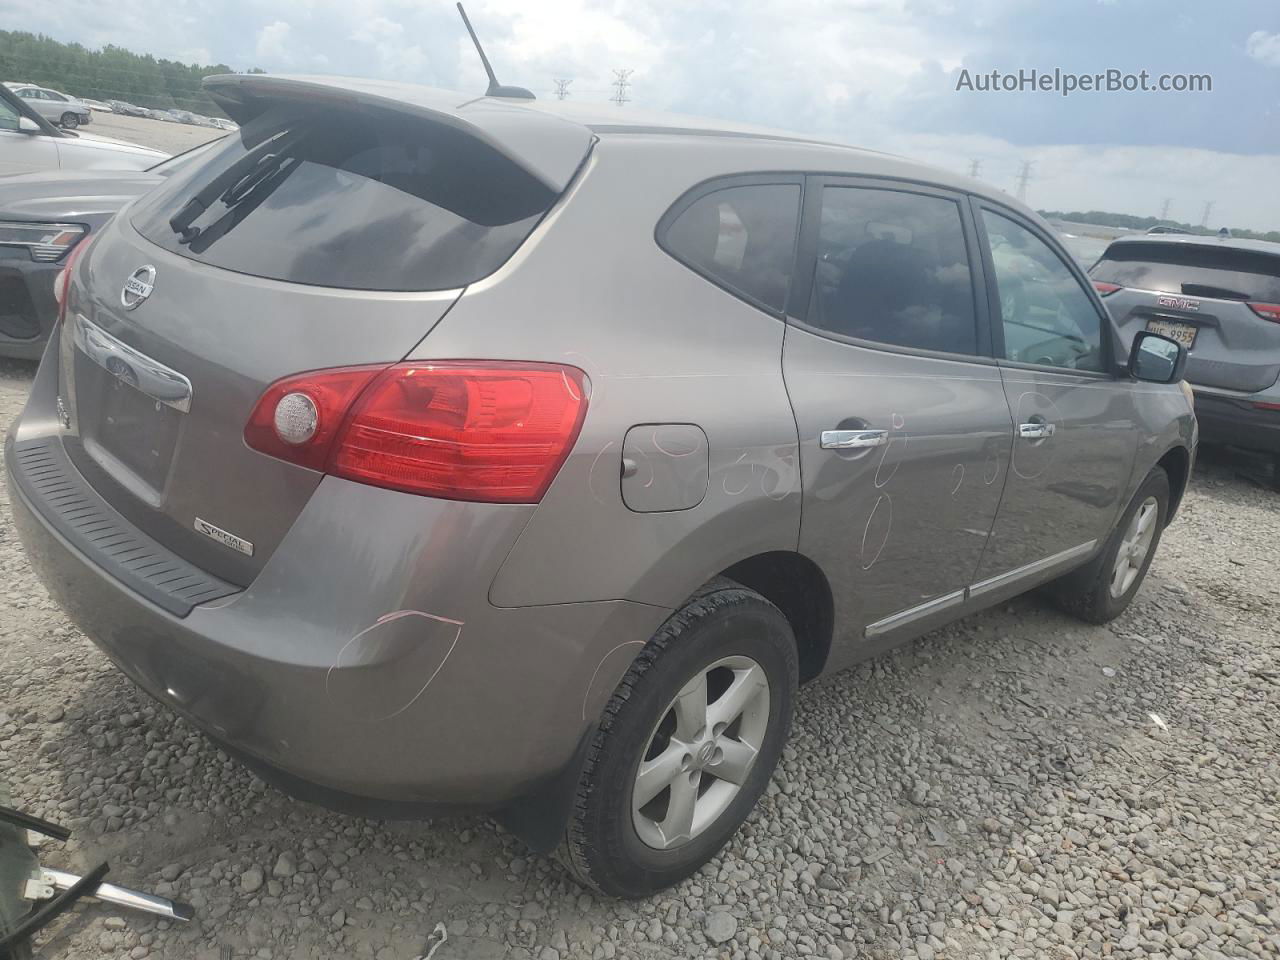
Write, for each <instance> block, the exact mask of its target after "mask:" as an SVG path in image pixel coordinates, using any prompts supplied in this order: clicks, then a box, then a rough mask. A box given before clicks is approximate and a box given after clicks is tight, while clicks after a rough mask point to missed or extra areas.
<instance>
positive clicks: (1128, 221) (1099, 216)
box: [1040, 210, 1280, 243]
mask: <svg viewBox="0 0 1280 960" xmlns="http://www.w3.org/2000/svg"><path fill="white" fill-rule="evenodd" d="M1040 216H1042V217H1044V218H1045V219H1047V220H1069V221H1070V222H1072V223H1093V224H1097V225H1098V226H1100V227H1122V228H1124V229H1126V230H1140V231H1146V230H1149V229H1150V228H1151V227H1177V228H1179V229H1180V230H1186V231H1187V232H1188V233H1194V234H1197V235H1199V236H1202V237H1212V236H1216V235H1217V233H1218V230H1217V228H1216V227H1215V228H1213V229H1210V228H1209V227H1201V226H1198V225H1193V224H1190V223H1179V222H1178V221H1176V220H1161V219H1160V218H1159V217H1135V216H1132V215H1130V214H1127V213H1107V212H1106V211H1103V210H1087V211H1083V212H1081V211H1079V210H1073V211H1070V212H1068V213H1063V212H1062V211H1060V210H1041V211H1040ZM1231 235H1232V236H1233V237H1241V238H1244V239H1247V240H1270V241H1272V242H1273V243H1280V230H1269V231H1267V232H1265V233H1260V232H1259V231H1257V230H1245V229H1243V228H1240V229H1237V228H1235V227H1232V228H1231Z"/></svg>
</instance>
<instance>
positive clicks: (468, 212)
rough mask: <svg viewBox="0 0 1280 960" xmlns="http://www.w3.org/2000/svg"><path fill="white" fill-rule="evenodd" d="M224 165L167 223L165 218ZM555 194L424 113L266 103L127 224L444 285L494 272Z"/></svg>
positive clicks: (200, 250)
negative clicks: (195, 212) (282, 107)
mask: <svg viewBox="0 0 1280 960" xmlns="http://www.w3.org/2000/svg"><path fill="white" fill-rule="evenodd" d="M233 167H234V168H235V172H234V173H232V172H230V171H231V170H232V168H233ZM224 173H227V174H228V179H227V181H226V182H224V183H223V184H221V185H220V186H221V187H223V189H220V190H218V191H215V192H214V194H213V195H211V196H209V197H208V198H207V199H208V203H209V206H208V208H207V209H205V210H204V211H203V212H202V213H201V214H200V215H199V216H198V217H196V218H195V219H194V220H193V221H191V223H190V226H189V229H188V230H187V231H186V233H185V235H180V234H179V233H178V232H177V231H175V230H174V228H173V227H172V226H171V225H170V218H172V217H173V216H174V215H175V214H177V213H178V212H179V211H180V210H182V209H183V208H184V207H186V205H187V203H188V201H190V200H192V199H193V198H195V197H196V196H197V195H198V194H199V192H200V191H201V190H202V189H204V188H206V187H208V186H209V185H210V184H211V183H212V182H213V181H214V180H215V178H217V177H218V176H219V175H220V174H224ZM202 199H203V198H202ZM554 200H555V194H554V193H553V192H552V191H551V190H550V189H549V188H548V187H546V186H545V185H544V184H542V183H541V182H540V181H538V180H536V179H535V178H534V177H533V176H532V175H530V174H529V173H527V172H525V171H524V170H523V169H522V168H521V167H518V166H517V165H516V164H514V163H513V162H511V161H510V160H508V159H506V158H505V157H503V156H502V155H501V154H498V153H497V152H495V151H494V150H492V149H491V148H489V147H487V146H485V145H484V144H482V143H480V142H479V141H477V140H474V139H472V138H470V137H467V136H464V135H462V134H460V133H458V132H456V131H453V130H450V129H448V128H445V127H441V126H438V125H436V124H431V123H428V122H425V121H415V120H413V119H411V118H409V117H407V116H405V115H403V114H391V113H385V112H382V111H376V110H372V109H370V110H362V111H359V112H356V111H351V112H342V111H336V110H330V111H326V112H325V113H324V114H302V115H299V114H297V113H296V112H295V113H293V114H292V115H290V114H288V113H282V112H278V111H277V112H273V113H268V114H265V115H263V116H261V117H259V118H258V119H257V120H255V121H254V122H252V123H250V124H249V125H247V126H245V127H244V128H243V129H241V130H240V131H239V132H238V133H236V134H232V135H231V136H228V137H227V138H226V142H225V145H220V146H219V148H218V149H217V150H216V151H215V152H213V153H212V154H210V156H209V158H208V161H207V162H203V161H202V162H200V163H197V164H192V165H191V167H190V169H183V170H180V171H179V172H178V173H177V174H175V175H174V176H172V177H170V178H169V183H168V185H166V186H165V187H163V188H162V189H160V190H159V191H157V192H156V193H155V194H153V195H152V196H151V197H150V198H148V199H147V200H145V201H143V203H142V204H141V205H140V206H139V207H138V208H137V209H136V212H135V213H134V215H133V224H134V226H135V227H136V228H137V229H138V230H139V232H141V233H142V234H143V236H145V237H146V238H147V239H149V240H151V241H152V242H153V243H156V244H159V245H160V246H162V247H164V248H165V249H167V250H170V251H172V252H174V253H177V254H180V255H182V256H184V257H189V258H191V259H193V260H199V261H202V262H205V263H210V264H213V265H214V266H218V267H223V268H225V269H228V270H235V271H238V272H240V273H247V274H252V275H254V276H259V277H269V278H272V279H276V280H289V281H293V282H297V283H307V284H314V285H318V286H328V287H344V288H349V289H358V290H445V289H450V288H453V287H459V286H463V285H465V284H468V283H471V282H473V281H475V280H478V279H479V278H481V277H483V276H486V275H488V274H489V273H492V272H493V271H494V270H496V269H497V268H498V267H499V266H500V265H501V264H502V263H503V262H505V261H506V259H507V258H508V257H509V256H510V255H511V254H512V253H513V252H514V251H515V249H516V248H517V247H518V246H519V245H520V244H521V243H522V242H523V241H524V238H525V237H526V236H528V235H529V232H530V231H531V230H532V229H533V227H534V226H535V225H536V224H537V222H538V220H539V218H540V217H541V216H542V214H543V213H544V212H546V210H547V209H548V208H549V207H550V206H551V204H552V202H553V201H554ZM192 209H198V205H197V206H196V207H193V208H192Z"/></svg>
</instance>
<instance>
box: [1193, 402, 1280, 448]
mask: <svg viewBox="0 0 1280 960" xmlns="http://www.w3.org/2000/svg"><path fill="white" fill-rule="evenodd" d="M1195 395H1196V420H1198V421H1199V423H1200V439H1201V441H1203V442H1206V443H1229V444H1231V445H1233V446H1237V447H1243V448H1244V449H1246V450H1261V451H1265V452H1269V453H1280V410H1259V409H1258V408H1257V407H1255V406H1254V405H1253V402H1252V400H1249V399H1237V398H1235V397H1226V396H1221V395H1219V394H1213V393H1206V392H1203V391H1202V390H1201V389H1200V388H1196V390H1195ZM1275 402H1280V398H1277V399H1276V401H1275Z"/></svg>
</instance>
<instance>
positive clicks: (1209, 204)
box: [1200, 200, 1214, 227]
mask: <svg viewBox="0 0 1280 960" xmlns="http://www.w3.org/2000/svg"><path fill="white" fill-rule="evenodd" d="M1213 204H1214V201H1212V200H1207V201H1205V205H1204V214H1203V215H1202V216H1201V217H1200V226H1202V227H1207V226H1208V225H1209V214H1211V213H1213Z"/></svg>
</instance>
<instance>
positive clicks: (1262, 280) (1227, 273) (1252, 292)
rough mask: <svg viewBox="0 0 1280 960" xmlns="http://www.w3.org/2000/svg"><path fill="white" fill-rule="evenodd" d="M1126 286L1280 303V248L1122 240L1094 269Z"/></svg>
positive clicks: (1096, 273)
mask: <svg viewBox="0 0 1280 960" xmlns="http://www.w3.org/2000/svg"><path fill="white" fill-rule="evenodd" d="M1090 274H1091V275H1092V276H1093V277H1094V279H1096V280H1105V281H1106V282H1107V283H1118V284H1120V286H1122V287H1137V288H1138V289H1140V290H1158V291H1160V292H1161V293H1181V294H1185V295H1187V296H1191V297H1216V298H1219V299H1222V300H1261V301H1264V302H1266V303H1280V253H1277V254H1265V253H1261V252H1259V251H1254V250H1234V249H1232V248H1231V247H1222V246H1219V247H1209V246H1202V245H1200V244H1195V243H1186V242H1183V241H1175V242H1169V243H1143V242H1140V241H1139V242H1135V243H1116V244H1112V245H1111V246H1110V247H1109V248H1108V249H1107V252H1106V253H1105V254H1104V255H1103V257H1102V259H1101V260H1100V261H1098V263H1097V265H1096V266H1095V267H1094V268H1093V269H1092V270H1091V271H1090Z"/></svg>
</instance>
